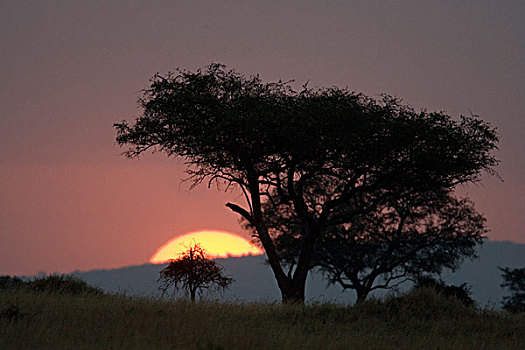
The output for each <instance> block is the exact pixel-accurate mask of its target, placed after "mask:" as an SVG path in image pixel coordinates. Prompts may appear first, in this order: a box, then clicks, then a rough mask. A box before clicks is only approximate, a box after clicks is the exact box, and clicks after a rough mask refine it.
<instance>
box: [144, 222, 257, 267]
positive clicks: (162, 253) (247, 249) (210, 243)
mask: <svg viewBox="0 0 525 350" xmlns="http://www.w3.org/2000/svg"><path fill="white" fill-rule="evenodd" d="M194 243H199V244H200V245H201V247H202V248H204V249H205V250H206V251H207V252H208V254H209V256H210V258H227V257H238V256H246V255H260V254H262V253H263V251H262V250H261V249H259V248H258V247H256V246H255V245H253V244H252V243H250V242H249V241H248V240H247V239H245V238H243V237H241V236H238V235H236V234H233V233H230V232H226V231H218V230H200V231H193V232H188V233H185V234H183V235H181V236H177V237H175V238H173V239H171V240H169V241H168V242H166V243H164V244H163V245H162V246H161V247H160V248H159V249H157V251H156V252H155V254H153V255H152V256H151V258H150V259H149V262H150V263H152V264H163V263H166V262H168V261H169V260H170V259H176V258H177V257H178V256H179V255H180V253H182V252H183V251H185V250H187V249H188V248H189V247H190V246H191V245H192V244H194Z"/></svg>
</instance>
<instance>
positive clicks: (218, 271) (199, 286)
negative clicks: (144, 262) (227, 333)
mask: <svg viewBox="0 0 525 350" xmlns="http://www.w3.org/2000/svg"><path fill="white" fill-rule="evenodd" d="M222 270H223V267H222V266H221V265H219V264H218V263H216V262H215V261H213V260H211V259H209V258H208V257H207V254H206V251H205V250H204V249H203V248H202V247H201V246H200V245H199V244H198V243H194V244H193V245H191V246H190V247H189V248H188V250H186V251H185V252H183V253H182V254H181V255H180V256H179V257H178V258H177V259H175V260H171V261H170V262H169V263H168V266H166V267H165V268H164V269H162V271H161V272H160V278H159V281H160V282H161V287H160V289H161V290H162V293H163V294H164V293H166V292H167V290H168V289H170V288H171V287H173V288H174V289H175V290H177V289H182V290H185V291H186V293H187V294H189V296H190V299H191V301H192V302H195V295H196V294H197V292H202V291H203V290H204V289H226V288H228V286H229V285H230V284H231V283H232V282H233V279H232V278H229V277H226V276H224V275H223V274H222Z"/></svg>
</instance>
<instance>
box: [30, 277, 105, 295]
mask: <svg viewBox="0 0 525 350" xmlns="http://www.w3.org/2000/svg"><path fill="white" fill-rule="evenodd" d="M28 286H29V288H30V289H32V290H33V291H35V292H47V293H56V294H71V295H78V294H95V295H100V294H104V292H103V291H102V289H100V288H98V287H95V286H91V285H89V284H87V282H86V281H83V280H81V279H79V278H77V277H73V276H69V275H49V276H46V277H43V278H37V279H35V280H33V281H31V282H28Z"/></svg>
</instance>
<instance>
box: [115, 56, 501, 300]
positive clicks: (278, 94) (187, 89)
mask: <svg viewBox="0 0 525 350" xmlns="http://www.w3.org/2000/svg"><path fill="white" fill-rule="evenodd" d="M140 105H141V107H142V113H141V115H140V116H139V117H138V118H137V119H136V120H135V121H134V122H133V123H131V124H130V123H128V122H126V121H122V122H120V123H116V124H115V125H114V126H115V128H116V131H117V142H118V144H119V145H121V146H129V148H128V150H127V152H126V155H127V156H129V157H136V156H139V155H141V154H143V153H145V152H147V151H148V150H151V151H155V150H156V151H160V152H165V153H166V154H167V155H168V156H172V157H179V158H182V159H184V160H185V162H186V164H187V172H188V174H189V176H190V179H191V180H193V185H194V186H196V185H198V184H200V183H202V182H206V183H207V184H208V185H211V184H212V183H216V184H225V185H226V188H227V189H228V188H236V189H238V190H239V191H240V193H242V194H244V196H245V199H246V202H247V204H246V205H245V206H241V205H239V204H236V203H228V204H227V207H228V208H230V209H231V210H232V211H234V212H235V213H237V214H239V215H240V216H241V217H242V218H243V219H244V220H246V221H247V222H249V224H250V225H251V226H252V227H253V229H254V234H255V237H256V239H258V240H260V243H261V245H262V247H263V248H264V250H265V252H266V255H267V257H268V261H269V264H270V267H271V268H272V271H273V273H274V276H275V278H276V281H277V285H278V287H279V289H280V291H281V295H282V299H283V301H284V302H291V303H295V302H298V303H302V302H304V292H305V284H306V278H307V275H308V271H309V270H310V268H311V265H312V259H313V258H314V249H315V245H316V242H317V241H318V240H319V239H320V238H321V237H322V235H323V234H324V232H327V230H326V228H327V227H330V226H332V225H334V224H336V221H337V224H339V225H350V224H351V223H352V221H353V219H354V217H356V215H357V214H359V213H362V212H366V211H369V210H374V206H375V205H376V203H375V202H374V201H370V200H367V199H366V198H367V196H368V195H369V194H370V193H375V194H377V193H381V196H388V195H390V194H394V193H403V194H407V195H408V194H417V193H431V192H434V191H438V192H450V191H452V190H453V188H454V187H455V186H457V185H459V184H464V183H468V182H475V181H478V180H479V178H480V174H481V172H482V171H484V170H485V171H488V172H489V173H493V170H492V169H493V167H494V166H495V165H497V163H498V161H497V160H496V159H495V158H494V157H493V156H492V155H491V152H492V150H494V149H495V148H496V144H497V142H498V136H497V134H496V131H495V129H494V128H492V127H491V126H490V125H488V124H486V123H484V122H483V121H481V120H480V119H478V118H476V117H465V116H462V117H461V118H460V119H459V120H453V119H452V118H451V117H450V116H448V115H446V114H445V113H442V112H432V113H429V112H426V111H424V110H423V111H415V110H413V109H412V108H411V107H409V106H406V105H403V104H402V103H401V102H400V101H399V100H398V99H396V98H393V97H391V96H387V95H384V96H383V97H382V98H381V99H380V100H375V99H372V98H369V97H366V96H364V95H362V94H359V93H355V92H352V91H350V90H348V89H342V88H338V87H331V88H319V89H312V88H308V87H307V86H306V85H305V86H304V87H303V89H302V90H301V91H295V90H294V89H293V88H292V87H291V85H290V83H286V82H282V81H278V82H274V83H264V82H263V81H262V80H261V79H260V77H259V76H251V77H246V76H243V75H241V74H238V73H237V72H235V71H234V70H226V68H225V66H223V65H221V64H211V65H210V66H209V67H207V68H205V69H199V70H197V71H195V72H190V71H184V70H177V72H176V73H174V74H168V75H167V76H160V75H156V76H154V77H153V79H152V80H151V84H150V86H149V87H148V88H147V89H145V90H144V94H143V97H142V98H141V99H140ZM266 202H268V203H271V205H274V206H287V207H288V208H289V210H287V212H290V213H292V215H293V216H294V217H296V218H297V220H298V222H300V226H299V227H300V229H299V231H298V232H299V233H298V234H299V238H298V239H299V240H300V251H299V252H298V255H297V256H298V258H297V261H296V264H295V265H294V269H293V270H289V271H288V273H287V272H286V271H285V267H283V266H282V265H281V262H282V257H281V256H280V255H279V252H278V250H277V249H276V242H275V240H274V239H275V237H274V236H273V235H272V232H271V229H270V228H269V227H268V225H267V222H268V221H269V220H271V216H272V215H273V214H272V213H268V212H266V207H265V206H264V205H263V204H264V203H266ZM273 212H275V211H273ZM343 214H344V215H343ZM336 218H337V219H336Z"/></svg>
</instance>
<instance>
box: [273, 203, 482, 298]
mask: <svg viewBox="0 0 525 350" xmlns="http://www.w3.org/2000/svg"><path fill="white" fill-rule="evenodd" d="M368 197H369V198H368V200H376V199H377V196H371V195H370V194H369V195H368ZM265 206H270V205H269V204H268V203H265ZM369 207H371V206H369ZM281 210H285V208H281ZM343 220H344V219H343ZM297 221H298V220H297V218H295V217H293V216H291V215H290V213H288V215H286V214H285V213H282V212H281V213H279V214H277V213H276V214H275V215H273V220H272V221H271V223H270V224H269V226H270V227H271V228H272V229H271V231H272V233H273V237H274V240H275V242H276V246H277V250H278V251H279V255H280V257H281V260H282V262H283V263H284V264H285V265H287V266H288V267H290V268H293V266H294V265H295V264H296V263H297V257H298V254H299V250H300V233H298V232H297V226H298V225H297ZM332 221H333V222H334V223H335V224H334V225H332V226H331V225H327V226H326V227H325V232H323V234H322V235H321V237H320V238H319V240H318V241H317V243H316V247H315V252H314V257H313V259H312V263H311V267H312V268H314V267H318V268H320V269H321V271H322V272H323V273H324V275H325V277H326V278H327V279H328V280H329V281H330V282H331V283H337V284H339V285H340V286H341V287H343V289H352V290H355V292H356V294H357V302H358V303H359V302H362V301H364V300H365V299H366V297H367V296H368V295H369V293H370V292H372V291H374V290H376V289H390V288H394V287H396V286H398V285H399V284H401V283H403V282H405V281H407V280H409V279H412V278H413V277H414V276H418V275H421V274H425V273H426V274H439V273H441V272H442V270H443V269H445V268H447V269H451V270H455V269H456V268H458V267H459V265H460V263H461V262H462V261H463V260H464V259H465V258H473V257H475V256H476V251H475V249H474V248H475V246H476V245H477V244H480V243H482V240H483V235H484V233H486V231H487V230H486V228H485V218H484V217H483V216H482V215H480V214H479V213H477V212H476V211H475V210H474V207H473V205H472V203H471V202H470V201H469V200H468V199H456V198H454V197H453V196H452V195H451V194H445V193H441V194H437V193H426V194H417V195H412V196H406V197H402V196H401V194H399V193H397V194H396V198H391V197H387V198H384V199H383V200H382V202H381V203H378V204H376V205H374V209H373V210H369V211H366V212H361V213H358V214H356V215H355V216H354V217H353V218H352V221H351V224H346V223H345V224H338V223H337V221H338V220H332Z"/></svg>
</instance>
